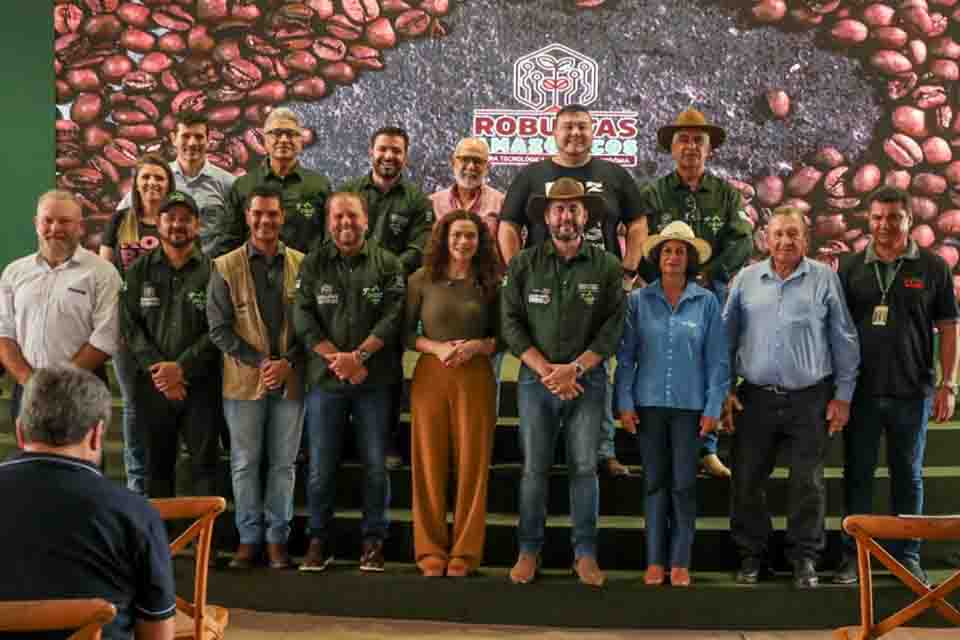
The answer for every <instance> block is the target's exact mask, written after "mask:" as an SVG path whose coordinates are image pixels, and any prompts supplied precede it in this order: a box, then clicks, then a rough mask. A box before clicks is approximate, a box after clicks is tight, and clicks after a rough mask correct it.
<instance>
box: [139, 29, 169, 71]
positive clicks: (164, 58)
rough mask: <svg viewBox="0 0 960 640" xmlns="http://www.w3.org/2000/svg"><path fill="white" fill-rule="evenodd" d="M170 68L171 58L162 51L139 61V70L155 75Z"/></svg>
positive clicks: (149, 54)
mask: <svg viewBox="0 0 960 640" xmlns="http://www.w3.org/2000/svg"><path fill="white" fill-rule="evenodd" d="M167 35H170V34H167ZM172 66H173V58H171V57H170V55H169V54H167V53H164V52H162V51H154V52H152V53H148V54H147V55H145V56H143V58H142V59H141V60H140V70H141V71H146V72H147V73H151V74H155V75H156V74H159V73H161V72H163V71H166V70H167V69H169V68H170V67H172Z"/></svg>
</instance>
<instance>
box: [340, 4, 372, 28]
mask: <svg viewBox="0 0 960 640" xmlns="http://www.w3.org/2000/svg"><path fill="white" fill-rule="evenodd" d="M340 4H341V5H342V6H343V12H344V13H345V14H346V15H347V17H348V18H350V19H351V20H353V21H354V22H356V23H357V24H365V23H368V22H373V21H374V20H376V19H377V18H379V17H380V5H379V4H377V0H340Z"/></svg>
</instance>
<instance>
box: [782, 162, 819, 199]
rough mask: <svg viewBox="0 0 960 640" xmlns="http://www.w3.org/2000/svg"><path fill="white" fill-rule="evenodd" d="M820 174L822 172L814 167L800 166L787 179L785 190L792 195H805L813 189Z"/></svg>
mask: <svg viewBox="0 0 960 640" xmlns="http://www.w3.org/2000/svg"><path fill="white" fill-rule="evenodd" d="M822 176H823V173H822V172H821V171H820V170H818V169H817V168H815V167H810V166H806V167H801V168H800V169H798V170H797V171H795V172H794V174H793V175H792V176H790V178H788V179H787V192H788V193H789V194H790V195H792V196H800V197H803V196H806V195H808V194H809V193H810V192H811V191H813V189H814V187H816V186H817V183H818V182H819V181H820V178H821V177H822Z"/></svg>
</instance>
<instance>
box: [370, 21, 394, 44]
mask: <svg viewBox="0 0 960 640" xmlns="http://www.w3.org/2000/svg"><path fill="white" fill-rule="evenodd" d="M366 37H367V42H369V43H370V44H371V45H373V46H374V47H376V48H378V49H390V48H391V47H393V46H395V45H396V44H397V33H396V32H395V31H394V30H393V25H392V24H391V23H390V20H389V19H387V18H377V19H376V20H374V21H373V22H371V23H370V24H368V25H367V32H366Z"/></svg>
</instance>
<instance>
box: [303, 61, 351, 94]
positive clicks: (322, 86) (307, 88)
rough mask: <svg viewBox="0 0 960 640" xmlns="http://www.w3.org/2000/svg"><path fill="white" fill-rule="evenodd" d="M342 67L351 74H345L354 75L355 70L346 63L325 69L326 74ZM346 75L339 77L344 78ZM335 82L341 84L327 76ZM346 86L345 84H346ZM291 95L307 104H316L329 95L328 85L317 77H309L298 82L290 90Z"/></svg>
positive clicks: (339, 63) (337, 63)
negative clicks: (332, 69) (332, 68)
mask: <svg viewBox="0 0 960 640" xmlns="http://www.w3.org/2000/svg"><path fill="white" fill-rule="evenodd" d="M340 65H342V66H343V67H345V68H346V69H349V72H343V74H344V75H345V74H346V73H350V74H353V69H352V68H351V67H350V65H348V64H347V63H345V62H334V63H333V64H332V65H329V66H327V67H324V68H323V71H324V72H327V70H329V69H330V68H331V67H336V66H340ZM344 75H341V76H339V77H341V78H343V77H344ZM326 77H328V78H329V79H330V80H333V81H334V82H340V80H337V79H335V78H332V77H330V76H326ZM344 84H345V82H344ZM290 93H291V94H292V95H293V96H294V97H295V98H299V99H301V100H305V101H307V102H315V101H317V100H319V99H320V98H322V97H323V96H325V95H326V94H327V83H325V82H324V81H323V78H318V77H317V76H309V77H307V78H303V79H301V80H297V81H296V82H295V83H294V84H293V86H292V87H291V88H290Z"/></svg>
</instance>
